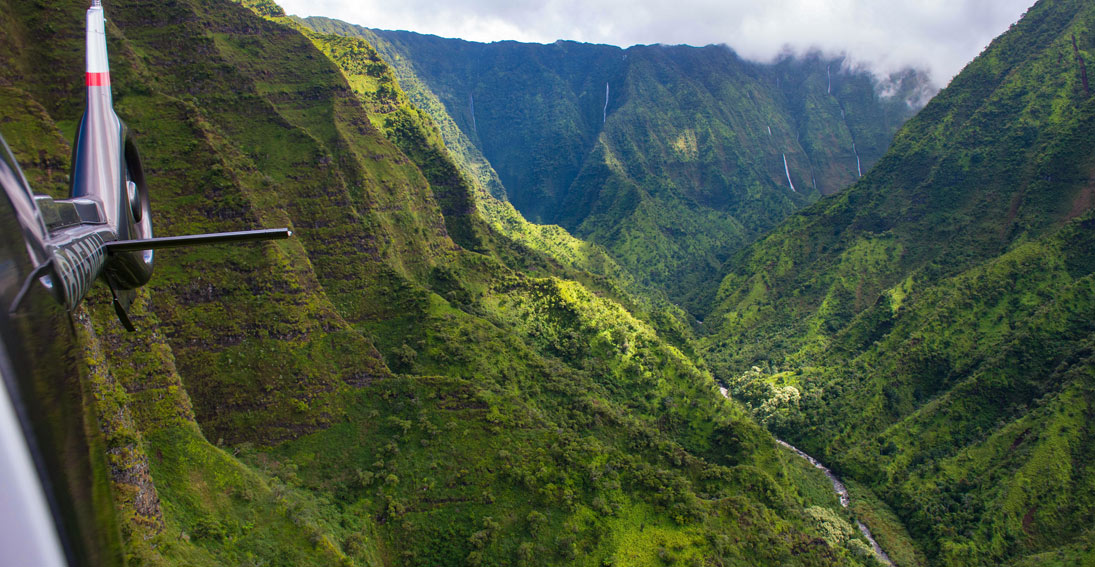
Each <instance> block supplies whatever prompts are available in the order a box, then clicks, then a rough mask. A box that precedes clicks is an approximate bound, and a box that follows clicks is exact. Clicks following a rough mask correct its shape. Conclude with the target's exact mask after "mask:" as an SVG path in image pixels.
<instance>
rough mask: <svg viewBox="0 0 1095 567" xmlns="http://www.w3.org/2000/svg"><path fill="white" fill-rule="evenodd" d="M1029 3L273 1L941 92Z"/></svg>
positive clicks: (292, 7) (433, 30)
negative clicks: (868, 77)
mask: <svg viewBox="0 0 1095 567" xmlns="http://www.w3.org/2000/svg"><path fill="white" fill-rule="evenodd" d="M1033 2H1034V0H440V1H439V0H396V1H395V2H393V1H391V0H278V3H279V4H281V5H282V7H283V8H285V11H286V12H289V13H290V14H297V15H299V16H328V17H332V18H336V19H340V20H345V21H348V22H351V23H355V24H360V25H363V26H367V27H372V28H380V29H397V30H411V31H416V32H420V33H430V34H436V35H440V36H443V37H459V38H463V39H468V40H473V41H495V40H502V39H514V40H518V41H530V42H539V43H550V42H553V41H555V40H556V39H572V40H575V41H585V42H593V43H609V44H613V45H619V46H621V47H627V46H629V45H634V44H640V43H665V44H677V43H684V44H689V45H707V44H711V43H725V44H727V45H729V46H730V47H732V48H734V50H736V51H737V52H738V53H739V54H741V55H742V56H743V57H746V58H749V59H754V60H759V61H768V60H771V59H772V58H773V57H775V56H776V55H777V54H779V53H780V52H781V51H782V50H784V48H785V47H790V48H791V49H792V50H794V51H797V52H801V51H804V50H806V49H809V48H811V47H817V48H820V49H822V50H823V51H825V52H826V53H830V54H836V53H847V54H848V55H850V56H851V58H852V59H854V60H855V61H857V62H860V63H863V64H867V65H869V66H871V67H872V68H874V69H875V70H876V71H880V72H888V71H893V70H897V69H899V68H902V67H905V66H910V65H911V66H916V67H919V68H924V69H927V70H928V71H929V72H930V73H931V75H932V78H933V79H934V80H935V82H936V83H937V84H939V85H940V86H944V85H946V83H947V82H949V81H950V79H951V78H952V77H953V76H954V75H955V74H956V73H958V71H960V70H961V69H962V67H963V66H964V65H965V64H966V63H967V62H969V61H970V60H971V59H973V58H974V57H975V56H976V55H977V54H978V53H980V51H981V49H983V48H984V47H985V46H986V45H988V43H989V42H990V41H991V40H992V38H994V37H996V36H997V35H1000V34H1001V33H1003V32H1004V31H1005V30H1006V29H1007V28H1008V26H1009V25H1011V24H1012V23H1014V22H1015V21H1016V20H1018V19H1019V17H1020V15H1022V13H1023V12H1024V11H1025V10H1026V9H1027V8H1028V7H1029V6H1030V5H1032V4H1033Z"/></svg>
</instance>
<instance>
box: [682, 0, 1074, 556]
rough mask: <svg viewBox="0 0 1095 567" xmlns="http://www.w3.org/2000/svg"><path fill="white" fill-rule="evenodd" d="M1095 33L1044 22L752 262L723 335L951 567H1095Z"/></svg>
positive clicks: (733, 378)
mask: <svg viewBox="0 0 1095 567" xmlns="http://www.w3.org/2000/svg"><path fill="white" fill-rule="evenodd" d="M1093 24H1095V7H1093V6H1092V5H1091V4H1090V3H1088V2H1078V1H1068V0H1056V1H1048V0H1047V1H1042V2H1039V3H1038V4H1037V5H1035V6H1034V7H1033V8H1031V9H1030V10H1029V12H1028V13H1027V14H1026V16H1025V17H1024V18H1023V19H1022V20H1021V21H1020V22H1019V23H1018V24H1016V25H1015V26H1013V27H1012V29H1010V30H1009V31H1008V32H1007V33H1005V34H1004V35H1003V36H1001V37H1000V38H998V39H997V40H995V41H994V42H993V43H992V44H991V45H990V46H989V47H988V48H987V49H986V50H985V51H984V52H983V53H982V54H981V56H980V57H978V58H977V59H976V60H974V61H973V62H972V63H970V64H969V65H968V66H967V67H966V68H965V70H964V71H963V72H962V73H961V74H960V75H958V76H957V77H956V78H955V79H954V81H953V82H952V83H951V85H950V86H949V87H948V88H947V89H945V90H944V91H942V92H941V93H940V94H939V95H938V96H936V97H935V98H934V99H933V100H932V101H931V102H930V103H929V104H928V105H927V106H926V107H925V108H924V109H923V110H922V111H921V112H920V113H919V114H918V115H917V116H916V117H915V118H913V119H912V120H910V121H909V122H908V123H907V124H906V125H905V127H904V128H903V129H902V130H901V131H900V132H899V133H898V135H897V137H896V139H895V141H894V145H893V147H892V149H891V150H890V152H889V153H887V154H886V156H885V157H884V158H882V159H881V160H880V161H879V163H878V164H877V165H876V166H875V167H874V168H873V169H872V170H871V172H870V173H869V174H867V175H866V176H865V177H864V178H863V179H862V180H861V181H860V182H858V183H857V184H856V185H854V186H853V187H851V188H850V189H848V190H846V191H844V192H843V193H841V194H839V195H836V196H834V197H832V198H828V199H824V200H822V201H821V202H819V203H817V204H816V205H814V206H811V207H809V208H807V209H805V210H804V211H802V212H801V213H799V214H796V215H793V216H792V217H791V218H789V219H788V220H787V221H786V222H785V223H784V224H783V225H781V226H780V227H779V228H778V229H776V230H775V231H773V233H772V234H770V235H769V236H767V237H766V238H764V239H763V240H762V241H760V242H758V243H757V244H756V245H754V246H752V247H750V248H749V249H747V250H745V251H743V252H742V253H740V254H739V255H738V256H736V257H735V258H734V259H732V260H731V261H730V262H729V263H728V264H727V271H728V274H727V276H726V278H725V279H724V280H723V282H722V284H721V287H720V290H719V294H718V303H717V306H716V308H715V314H714V315H712V316H711V317H710V318H709V319H708V320H707V322H708V324H709V325H710V330H711V332H712V334H711V336H709V337H707V338H705V339H704V341H705V347H704V348H703V349H702V350H703V351H704V353H705V356H706V358H707V360H708V362H709V363H711V364H712V365H713V367H714V368H715V372H716V376H718V377H719V378H720V379H721V380H723V381H725V382H727V383H728V384H730V385H731V389H732V391H734V392H736V393H737V394H738V395H739V397H740V398H741V399H743V400H744V401H745V402H746V403H747V405H748V406H750V407H752V408H753V409H754V412H755V415H757V416H758V417H759V418H761V419H763V420H764V421H765V423H766V424H767V425H768V427H769V428H770V429H772V430H773V431H774V432H776V433H777V434H778V435H781V436H785V437H786V438H788V439H790V440H793V441H794V442H795V443H796V444H798V445H800V446H801V447H802V448H803V449H804V450H806V451H808V452H810V453H811V454H815V456H816V455H824V456H823V457H821V458H822V460H824V461H825V462H827V463H832V466H833V467H834V469H836V470H838V471H840V472H841V473H842V474H843V475H845V476H846V477H847V478H851V479H855V480H857V481H859V482H861V483H863V484H865V485H867V486H869V487H870V488H871V489H872V490H873V492H874V493H875V494H877V495H878V496H879V497H880V498H881V499H882V500H883V501H885V502H886V503H887V504H888V505H889V506H890V507H891V508H892V509H893V511H894V512H895V513H896V514H897V516H898V518H900V520H901V522H902V523H903V524H904V525H905V526H906V527H907V529H908V530H909V532H910V534H911V535H912V537H913V538H914V540H915V541H916V542H917V545H918V546H919V547H920V549H921V550H922V551H923V553H924V554H925V560H926V561H927V562H928V563H931V564H940V565H998V564H1007V563H1012V562H1014V563H1016V564H1023V565H1028V564H1047V565H1078V564H1085V562H1088V563H1089V562H1090V561H1092V554H1091V551H1090V550H1091V544H1090V542H1091V533H1090V530H1089V528H1088V526H1090V525H1091V524H1092V520H1093V519H1095V502H1093V501H1092V499H1091V495H1092V492H1091V488H1092V486H1095V484H1093V483H1095V469H1092V467H1091V459H1092V455H1095V452H1093V449H1095V445H1093V437H1092V431H1091V426H1090V424H1091V423H1093V422H1095V421H1093V418H1095V413H1093V406H1092V400H1093V398H1092V386H1093V384H1095V383H1093V382H1092V369H1093V368H1095V367H1093V364H1092V363H1093V360H1092V358H1091V357H1092V347H1093V345H1095V334H1093V331H1095V327H1093V326H1092V321H1095V302H1093V295H1092V292H1093V291H1095V288H1093V287H1092V283H1093V281H1095V280H1093V277H1095V274H1093V271H1095V263H1093V260H1092V259H1093V258H1095V255H1093V253H1095V241H1093V240H1092V238H1093V234H1095V233H1093V231H1092V229H1093V228H1095V218H1093V216H1092V215H1093V213H1092V209H1091V205H1092V203H1093V201H1092V195H1093V188H1095V137H1093V134H1092V133H1093V132H1095V129H1093V127H1095V101H1093V100H1092V97H1091V94H1090V93H1089V92H1088V90H1087V89H1086V88H1085V86H1084V84H1083V72H1082V66H1081V60H1082V59H1088V60H1090V57H1091V53H1092V47H1093V46H1095V36H1093V35H1092V32H1091V30H1092V26H1093ZM754 366H755V367H756V370H751V368H752V367H754Z"/></svg>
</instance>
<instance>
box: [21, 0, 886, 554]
mask: <svg viewBox="0 0 1095 567" xmlns="http://www.w3.org/2000/svg"><path fill="white" fill-rule="evenodd" d="M245 4H246V5H239V4H235V3H230V2H220V1H198V0H183V1H170V2H166V1H165V2H140V3H137V2H124V1H118V2H109V3H108V4H107V6H106V9H107V11H108V14H109V25H108V36H109V37H108V41H109V47H110V51H111V65H112V77H113V86H114V94H115V106H116V108H117V110H118V113H119V115H121V116H122V117H123V119H125V120H126V121H127V123H128V124H129V126H130V128H131V129H132V130H133V131H134V132H135V133H136V135H137V138H138V142H139V144H140V147H141V150H142V155H143V157H144V162H145V171H146V174H147V175H148V177H149V178H150V179H151V180H152V198H153V214H154V215H155V221H156V229H157V232H158V234H161V235H172V234H185V233H191V232H205V231H220V230H233V229H241V228H252V227H257V226H290V227H292V228H293V230H294V233H295V234H296V236H295V238H294V239H292V240H289V241H283V242H278V243H266V244H260V245H254V246H238V247H220V248H202V249H193V250H182V251H174V252H169V253H164V254H160V255H159V256H158V258H157V273H156V275H155V277H154V280H153V283H152V284H151V285H150V286H148V288H147V291H145V292H142V295H141V297H140V298H139V300H138V303H137V305H136V308H135V311H134V318H135V322H136V324H137V326H138V327H139V329H140V331H139V332H138V333H136V334H127V333H124V332H123V331H122V330H121V329H120V328H119V326H118V325H117V323H116V322H115V321H114V319H113V315H112V313H111V310H110V307H109V304H108V302H107V300H106V295H105V293H103V290H101V289H100V290H99V291H98V293H97V294H93V295H92V296H91V297H90V298H89V299H88V304H87V306H86V312H84V313H81V314H78V318H77V327H78V330H79V332H80V335H81V337H82V340H83V341H84V345H85V351H84V352H83V353H82V356H81V358H82V359H83V366H84V367H85V370H86V376H87V380H88V383H89V388H91V391H93V392H94V393H95V396H93V397H94V400H93V401H92V402H90V403H92V405H94V408H92V409H93V411H94V412H96V414H97V415H98V416H99V418H100V423H101V427H102V428H103V434H104V437H105V438H106V445H107V447H106V451H107V456H106V457H105V458H106V459H108V461H109V463H110V465H111V473H112V479H113V482H114V494H115V498H114V499H115V504H116V506H117V507H118V510H119V512H120V515H121V517H122V518H123V520H124V522H123V526H122V531H123V536H124V538H125V541H126V552H127V554H128V555H129V556H130V557H131V559H132V560H133V562H134V563H144V564H162V565H172V564H185V565H225V564H240V565H243V564H249V563H250V564H257V563H267V564H284V565H309V564H316V565H331V564H344V565H365V564H368V565H380V564H428V565H463V564H484V565H490V564H494V565H502V564H521V563H527V564H574V563H584V564H604V563H605V562H612V561H617V562H620V561H625V560H634V561H639V562H645V563H650V562H654V561H670V562H672V561H677V562H686V561H691V562H697V561H698V562H710V561H721V562H724V563H731V564H732V563H745V562H751V563H756V562H760V563H787V564H802V565H810V564H824V563H833V562H837V563H844V564H849V565H854V564H862V562H863V561H864V559H863V558H862V557H861V556H859V555H857V551H856V550H862V542H858V540H847V541H845V540H841V541H836V540H833V541H831V542H828V543H824V542H822V540H819V539H818V536H819V534H820V533H822V529H823V528H822V527H821V526H818V525H816V524H815V522H813V520H812V519H811V518H812V517H811V516H809V515H808V514H806V512H805V508H807V507H809V506H816V505H821V506H833V505H834V503H833V501H832V498H831V497H830V496H827V495H824V494H820V495H819V494H818V493H816V492H813V491H809V490H806V489H805V488H804V487H806V486H808V485H809V482H810V478H809V476H808V475H807V474H806V473H805V472H803V471H802V470H801V469H800V468H798V467H797V465H796V464H795V463H793V462H792V461H789V460H788V459H789V457H788V456H786V455H784V454H783V453H781V452H779V451H778V450H777V449H776V446H775V445H774V443H773V442H772V439H771V437H770V436H769V435H768V434H767V433H765V432H764V431H763V430H762V429H760V428H759V427H758V426H757V425H756V424H755V423H754V422H753V421H752V420H751V418H749V417H748V416H746V415H745V414H744V412H743V410H742V409H741V407H740V406H738V405H735V404H732V403H729V402H726V401H724V400H723V399H721V397H719V396H718V394H717V390H716V388H715V384H714V382H713V380H712V378H711V375H710V373H709V372H708V371H707V370H706V369H705V368H704V367H703V365H702V364H698V363H697V362H695V361H694V360H692V359H690V358H689V357H688V356H687V355H686V354H684V353H682V351H681V350H679V349H677V348H675V347H674V346H671V345H670V344H669V343H668V342H667V341H666V340H665V339H663V338H662V336H661V335H659V333H658V332H657V331H655V329H654V328H652V327H651V325H650V324H648V323H647V322H645V320H646V319H648V317H647V316H646V315H643V314H641V313H640V315H641V317H636V316H635V315H634V314H633V313H631V312H629V311H628V310H627V308H626V307H625V306H626V305H628V304H629V302H630V301H631V300H630V299H629V297H630V296H629V295H628V293H627V292H626V291H623V286H618V285H617V284H616V283H614V282H613V280H612V279H611V278H610V277H608V276H605V275H602V276H600V277H594V276H590V275H589V274H586V273H582V272H580V271H579V270H578V269H576V268H574V267H569V266H562V265H561V264H560V263H559V262H558V261H556V260H553V259H552V258H551V257H549V256H547V255H544V254H541V253H539V252H537V251H535V250H532V249H530V248H529V247H527V246H524V245H522V244H519V243H516V242H514V241H513V240H510V239H508V238H506V237H505V236H503V235H501V234H498V233H497V232H496V231H495V230H494V228H492V227H491V225H490V224H489V223H487V222H485V221H484V220H483V219H482V218H481V217H480V216H479V213H478V211H477V209H476V208H475V207H474V206H472V203H473V202H474V201H473V194H472V191H473V187H472V185H470V184H469V183H468V182H467V180H465V179H464V178H463V177H462V176H461V175H459V172H458V171H457V170H456V166H455V165H454V162H453V161H452V160H451V159H450V158H449V157H448V156H447V155H446V154H445V153H444V152H443V151H442V148H441V146H440V144H439V143H438V140H439V139H440V133H439V132H438V131H437V130H436V128H434V127H433V125H432V124H431V123H430V121H429V120H428V119H427V118H426V116H425V115H424V114H422V113H419V112H418V111H417V110H416V109H414V108H413V107H411V106H410V105H408V104H406V101H407V98H406V96H405V95H404V94H403V93H402V92H401V91H400V90H399V86H398V83H397V82H395V81H393V80H388V81H384V80H382V78H383V77H392V73H391V70H390V69H388V68H387V67H386V65H385V64H384V63H383V62H382V61H380V60H378V59H376V58H375V57H374V55H375V52H372V51H370V50H371V48H370V47H369V46H367V45H363V44H354V43H350V44H343V43H338V42H337V41H336V39H335V38H330V37H318V36H311V35H307V34H303V33H301V31H300V30H298V29H296V28H294V27H293V26H294V24H293V23H292V22H289V21H286V20H284V19H282V18H281V17H280V11H279V10H278V9H277V7H276V6H273V5H271V3H269V2H263V1H260V0H249V1H248V2H246V3H245ZM0 8H2V9H3V12H4V13H5V14H10V15H11V16H12V17H11V18H5V19H4V21H3V24H2V27H0V30H2V34H0V60H3V62H4V65H0V69H2V71H0V72H2V73H3V74H2V75H0V81H2V84H0V89H3V96H2V97H0V128H3V132H4V134H5V138H7V139H8V140H9V142H11V145H12V147H13V149H14V151H15V152H16V155H17V157H18V159H19V160H20V162H21V163H23V164H24V165H25V166H26V167H27V171H28V173H29V175H30V178H31V179H32V181H33V182H34V183H35V184H40V185H41V190H43V191H49V192H51V193H53V194H55V195H60V194H63V193H64V189H65V185H66V183H65V179H64V172H66V171H67V170H68V162H69V159H70V157H69V155H70V149H69V147H68V144H67V142H66V140H67V139H71V137H72V134H73V129H74V127H75V124H76V121H77V120H78V118H79V113H80V109H81V105H82V97H83V93H82V90H83V89H82V74H81V70H82V69H83V63H82V60H81V53H82V48H81V46H82V39H83V31H82V29H81V25H82V22H83V18H82V14H83V10H84V9H85V8H86V6H85V5H84V4H83V3H82V2H78V1H63V2H54V3H50V4H49V5H44V4H42V3H38V2H29V1H22V0H2V1H0ZM258 14H261V15H262V16H264V17H260V16H259V15H258ZM355 50H358V51H355ZM358 55H360V57H358ZM354 62H357V63H359V64H360V65H359V66H358V67H355V66H354V64H353V63H354ZM370 65H373V66H374V67H370ZM373 79H375V81H373ZM571 276H573V278H572V277H571ZM577 280H580V281H583V282H586V283H579V281H577ZM617 299H619V301H617ZM665 325H671V322H666V323H665ZM659 328H662V327H661V326H660V327H659ZM678 339H679V337H678ZM681 340H683V339H681ZM100 458H104V457H100ZM841 521H847V518H844V519H842V520H841ZM852 541H856V542H858V543H859V544H860V545H853V544H852Z"/></svg>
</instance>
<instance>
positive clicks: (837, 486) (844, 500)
mask: <svg viewBox="0 0 1095 567" xmlns="http://www.w3.org/2000/svg"><path fill="white" fill-rule="evenodd" d="M719 391H720V392H722V395H723V397H724V398H729V397H730V392H729V390H727V389H726V388H724V387H722V386H719ZM776 443H779V444H780V445H783V446H784V447H786V448H788V449H790V450H791V452H792V453H794V454H796V455H798V456H799V457H802V458H803V459H806V462H808V463H810V464H811V465H813V466H814V468H817V469H820V470H821V472H823V473H825V477H826V478H828V479H829V482H831V483H833V492H836V495H837V497H839V498H840V505H841V506H843V507H845V508H847V507H848V504H849V503H850V502H851V499H850V498H849V497H848V487H847V486H844V483H843V482H841V481H840V477H838V476H836V475H835V474H833V471H831V470H829V467H826V466H825V465H823V464H821V462H820V461H818V460H817V459H815V458H813V457H811V456H810V455H807V454H806V453H804V452H802V451H801V450H799V449H798V447H795V446H794V445H792V444H790V443H788V442H786V441H784V440H782V439H776ZM855 524H856V527H858V528H859V531H860V533H862V534H863V537H865V538H867V541H868V542H870V544H871V549H873V550H874V553H875V556H877V557H878V559H879V561H881V562H883V563H885V564H886V565H889V566H890V567H896V566H895V565H894V562H893V560H892V559H890V556H889V555H886V551H885V550H883V549H882V546H880V545H878V542H877V541H875V539H874V536H873V535H871V530H870V529H868V528H867V526H865V525H863V522H860V521H859V520H856V522H855Z"/></svg>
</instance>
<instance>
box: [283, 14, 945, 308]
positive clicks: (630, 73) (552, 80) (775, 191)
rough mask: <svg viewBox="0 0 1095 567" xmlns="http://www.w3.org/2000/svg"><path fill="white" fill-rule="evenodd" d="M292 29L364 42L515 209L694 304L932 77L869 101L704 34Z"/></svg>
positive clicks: (872, 151) (320, 24)
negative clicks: (450, 34) (635, 42)
mask: <svg viewBox="0 0 1095 567" xmlns="http://www.w3.org/2000/svg"><path fill="white" fill-rule="evenodd" d="M304 23H305V24H307V25H309V26H311V27H313V28H314V29H317V30H320V31H323V32H326V33H338V34H343V35H348V36H357V37H363V38H365V39H367V40H368V41H370V42H371V43H373V44H375V45H376V46H377V49H378V50H379V51H380V53H381V54H382V56H383V57H384V58H385V59H386V60H388V61H390V62H391V63H392V65H393V66H394V68H395V69H396V71H397V74H398V76H399V78H400V80H401V81H402V83H403V84H404V85H405V86H406V87H407V88H408V90H409V91H410V92H411V95H412V98H413V99H414V100H415V101H416V103H419V104H420V105H421V106H422V108H424V109H425V110H426V111H427V112H429V113H430V114H431V116H433V117H434V119H435V120H437V121H438V122H439V123H442V124H444V123H447V122H450V121H451V122H452V124H453V126H454V127H443V128H442V133H443V135H444V137H445V140H446V142H447V143H448V144H449V145H450V147H452V148H453V149H454V150H455V152H456V153H457V154H458V155H461V156H464V158H463V160H464V162H465V163H467V164H468V171H473V172H475V173H476V175H477V176H481V177H483V178H484V181H485V183H487V184H488V185H489V186H491V187H493V188H494V192H495V194H496V195H500V194H501V191H502V189H501V188H500V186H501V185H504V192H505V195H506V196H507V197H508V199H509V201H510V202H512V203H513V204H514V205H515V206H516V207H517V209H518V210H520V211H521V212H522V213H523V214H524V215H525V216H526V217H527V218H529V219H531V220H533V221H536V222H549V223H556V224H560V225H562V226H563V227H564V228H566V229H567V230H570V231H571V232H572V233H574V234H575V235H577V236H579V237H581V238H583V239H586V240H589V241H591V242H593V243H596V244H599V245H603V246H604V247H606V248H607V249H608V250H609V252H610V253H611V254H612V255H613V257H615V258H616V260H617V261H618V262H620V264H621V265H623V266H624V267H625V268H626V269H628V270H629V271H630V272H631V273H633V274H634V275H635V277H636V278H637V279H638V281H639V283H640V284H643V285H646V286H649V287H654V288H657V289H663V290H665V291H667V292H668V293H669V295H670V297H672V298H673V299H674V300H675V301H678V302H681V303H682V304H683V305H685V307H686V308H687V309H689V310H690V311H692V312H694V313H696V314H702V313H704V312H706V309H707V306H708V303H709V300H710V298H711V296H713V294H714V288H715V286H716V284H717V278H718V275H719V273H718V267H719V266H720V265H721V263H722V262H723V261H724V260H725V259H726V258H727V256H728V255H729V254H731V253H732V252H734V251H736V250H738V249H739V248H741V247H742V246H743V245H745V244H747V243H748V242H750V241H752V240H753V239H754V238H756V237H757V236H759V235H760V234H762V233H763V232H764V231H766V230H768V229H771V228H772V227H773V226H775V224H776V223H777V222H778V221H779V220H781V219H782V218H784V217H785V216H786V215H788V214H789V213H790V212H792V211H794V210H795V209H797V208H798V207H800V206H802V205H804V204H807V203H809V202H811V201H812V200H814V199H816V198H817V196H818V195H820V194H821V193H833V192H835V191H838V190H839V189H841V188H842V187H844V186H846V185H847V184H849V183H851V182H852V181H854V180H855V179H856V177H857V176H858V168H857V161H856V160H857V154H856V151H857V150H858V157H859V158H860V159H861V161H862V168H863V170H864V171H866V168H867V167H868V166H869V165H870V164H872V163H873V162H874V161H875V160H876V159H877V158H878V157H879V156H880V155H881V154H882V152H884V151H885V149H886V147H887V146H888V144H889V142H890V138H891V136H892V135H893V132H894V131H895V130H896V128H897V127H898V126H899V125H900V124H901V122H902V121H903V120H905V119H906V118H907V117H908V116H910V115H911V114H912V111H913V108H911V107H910V105H909V104H907V101H908V100H909V99H910V98H916V97H917V96H921V95H922V94H923V91H924V89H925V88H928V87H926V85H925V82H924V79H923V78H922V77H920V76H917V75H915V74H911V73H909V74H902V75H899V76H895V77H893V78H891V81H893V82H894V87H895V89H896V90H895V92H896V94H895V95H894V96H893V97H892V98H888V99H881V98H879V96H878V95H877V92H876V91H877V90H878V88H879V85H877V84H875V82H874V81H873V80H872V79H871V78H870V76H868V75H866V74H863V73H852V72H848V71H847V70H845V69H843V68H842V62H841V61H840V60H834V61H828V60H823V59H821V58H819V57H818V56H809V57H805V58H802V59H783V60H780V61H779V62H777V63H774V64H771V65H758V64H754V63H748V62H745V61H742V60H741V59H739V58H738V57H737V56H736V55H735V54H734V53H733V52H732V51H730V50H729V49H726V48H725V47H716V46H709V47H705V48H692V47H685V46H675V47H669V46H636V47H632V48H630V49H626V50H623V49H619V48H616V47H611V46H604V45H589V44H580V43H574V42H564V41H560V42H556V43H554V44H551V45H536V44H521V43H515V42H498V43H492V44H480V43H471V42H465V41H460V40H449V39H442V38H438V37H433V36H424V35H419V34H414V33H409V32H386V31H377V30H369V29H366V28H361V27H357V26H351V25H348V24H345V23H343V22H339V21H336V20H329V19H325V18H307V19H306V20H304ZM914 106H915V103H914ZM784 156H786V160H787V167H786V168H785V167H784ZM491 166H493V171H497V178H495V177H493V176H491V175H490V171H491V170H490V167H491ZM789 177H790V182H789V181H788V178H789ZM792 183H793V185H794V187H795V188H794V189H793V190H792V188H791V184H792Z"/></svg>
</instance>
